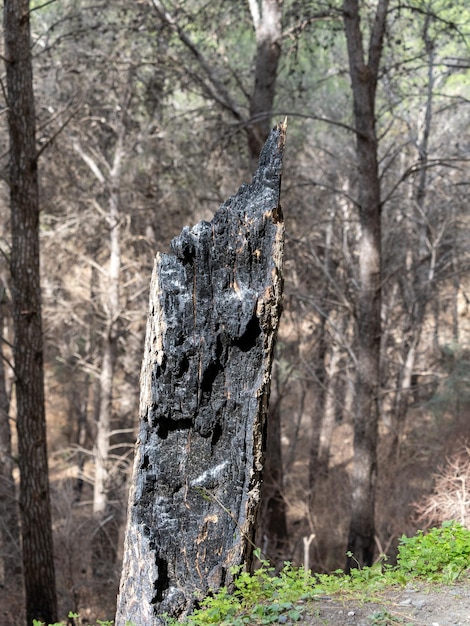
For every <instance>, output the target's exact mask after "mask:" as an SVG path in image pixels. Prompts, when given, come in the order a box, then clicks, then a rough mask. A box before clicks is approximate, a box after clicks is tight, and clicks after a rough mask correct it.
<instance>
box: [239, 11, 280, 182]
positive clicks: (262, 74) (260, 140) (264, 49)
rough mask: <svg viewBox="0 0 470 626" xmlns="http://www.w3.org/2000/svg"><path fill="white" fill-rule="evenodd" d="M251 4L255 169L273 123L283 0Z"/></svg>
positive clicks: (251, 124)
mask: <svg viewBox="0 0 470 626" xmlns="http://www.w3.org/2000/svg"><path fill="white" fill-rule="evenodd" d="M248 4H249V7H250V12H251V18H252V20H253V25H254V27H255V34H256V56H255V80H254V85H253V91H252V94H251V98H250V120H249V126H248V129H247V132H248V149H249V152H250V159H251V166H252V169H253V171H254V170H255V169H256V164H257V163H258V157H259V154H260V152H261V149H262V147H263V145H264V142H265V141H266V139H267V138H268V135H269V132H270V130H271V126H272V116H273V107H274V98H275V96H276V79H277V70H278V65H279V59H280V57H281V43H282V25H281V18H282V5H283V0H248Z"/></svg>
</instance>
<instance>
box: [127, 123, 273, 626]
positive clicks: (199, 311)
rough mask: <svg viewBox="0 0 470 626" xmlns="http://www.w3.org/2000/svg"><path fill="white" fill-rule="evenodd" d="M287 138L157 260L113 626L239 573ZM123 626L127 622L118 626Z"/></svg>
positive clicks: (254, 480) (189, 601) (184, 606)
mask: <svg viewBox="0 0 470 626" xmlns="http://www.w3.org/2000/svg"><path fill="white" fill-rule="evenodd" d="M284 143H285V127H283V126H280V127H278V128H276V129H274V130H273V131H272V133H271V135H270V137H269V138H268V141H267V143H266V146H265V148H264V150H263V152H262V154H261V157H260V165H259V168H258V170H257V172H256V174H255V177H254V178H253V182H252V183H251V184H250V185H243V186H242V187H241V188H240V190H239V192H238V193H237V194H236V195H235V196H232V197H231V198H230V199H229V200H227V202H225V203H224V204H223V205H222V206H221V207H220V208H219V210H218V211H217V212H216V214H215V215H214V217H213V219H212V221H211V222H210V223H209V222H200V223H199V224H197V225H196V226H194V227H193V228H192V229H191V230H190V229H189V228H187V227H186V228H185V229H184V230H183V231H182V233H181V234H180V235H179V236H178V237H176V238H175V239H174V240H173V241H172V244H171V249H172V254H164V255H160V254H158V255H157V258H156V262H155V267H154V272H153V276H152V283H151V287H150V311H149V318H148V325H147V338H146V345H145V352H144V360H143V365H142V376H141V381H142V382H141V407H140V412H141V420H140V432H139V439H138V447H137V453H136V458H135V463H134V475H133V484H132V485H131V492H130V495H129V514H128V522H127V532H126V542H125V548H124V564H123V571H122V576H121V588H120V594H119V599H118V609H117V615H116V625H117V626H124V624H125V623H127V621H132V622H134V623H136V624H160V623H161V620H160V619H159V616H161V615H162V614H163V613H165V612H167V613H168V614H169V616H171V617H179V616H181V615H184V614H186V613H188V612H190V611H191V610H192V609H193V608H194V606H195V603H196V602H197V600H198V599H201V598H202V597H203V596H204V595H206V594H207V592H208V591H209V590H213V591H217V590H218V589H219V588H220V587H222V586H225V585H230V584H231V582H232V580H233V575H234V574H233V571H232V569H231V568H232V567H233V566H240V565H244V566H245V567H246V568H247V569H249V568H250V565H251V560H252V552H253V538H254V531H255V527H256V519H257V513H258V507H259V499H260V488H261V480H262V473H263V457H264V452H265V445H266V441H265V437H266V418H267V412H268V400H269V387H270V374H271V365H272V359H273V351H274V342H275V337H276V332H277V327H278V324H279V317H280V313H281V307H280V297H281V290H282V258H283V245H284V237H283V235H284V225H283V219H282V213H281V208H280V204H279V195H280V182H281V168H282V156H283V152H284ZM126 620H127V621H126Z"/></svg>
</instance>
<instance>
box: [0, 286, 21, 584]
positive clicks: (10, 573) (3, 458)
mask: <svg viewBox="0 0 470 626" xmlns="http://www.w3.org/2000/svg"><path fill="white" fill-rule="evenodd" d="M5 309H6V293H5V289H4V288H3V289H2V295H1V300H0V333H1V339H2V341H1V344H0V587H1V588H4V589H5V588H6V589H8V587H9V585H13V586H15V587H18V584H19V574H20V573H21V566H20V563H21V548H20V526H19V520H18V509H17V504H18V503H17V497H16V490H15V481H14V479H13V466H14V462H13V457H12V449H11V429H10V397H9V393H8V388H7V381H6V371H5V363H4V349H3V345H4V344H3V338H4V330H5Z"/></svg>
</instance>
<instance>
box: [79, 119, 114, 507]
mask: <svg viewBox="0 0 470 626" xmlns="http://www.w3.org/2000/svg"><path fill="white" fill-rule="evenodd" d="M125 132H126V129H125V125H124V122H123V121H122V120H119V121H118V123H117V128H116V133H117V139H116V145H115V146H114V152H113V158H112V163H111V164H108V162H107V161H106V158H105V157H104V155H103V156H102V158H101V167H100V164H98V162H97V160H96V159H95V158H92V157H91V156H90V155H89V154H88V153H86V152H85V151H84V150H83V148H82V147H81V146H80V145H79V144H78V143H76V144H75V145H74V149H75V151H76V152H77V154H79V156H80V157H81V158H82V160H83V161H84V163H86V164H87V166H88V167H89V169H90V170H91V171H92V173H93V175H94V176H95V178H96V179H97V180H98V182H99V183H101V185H103V186H104V187H105V188H106V189H107V191H108V210H107V225H108V233H109V259H108V267H107V269H104V268H103V270H102V274H103V276H104V278H103V288H102V290H101V292H102V307H103V314H104V318H105V322H104V329H103V333H102V341H103V343H102V357H101V369H100V376H99V409H98V415H97V420H96V437H95V444H94V449H93V456H94V461H95V477H94V486H93V512H94V513H95V514H97V515H104V514H105V512H106V509H107V505H108V491H109V487H110V485H109V469H110V467H109V450H110V436H111V418H112V401H113V387H114V371H115V367H116V360H117V355H118V338H119V333H118V322H119V319H120V315H121V309H120V303H119V293H120V270H121V250H120V220H121V217H120V199H119V195H120V194H119V189H120V184H121V170H122V161H123V158H124V137H125ZM103 169H104V171H105V172H106V173H107V175H105V174H103V171H102V170H103ZM96 202H97V201H96ZM97 206H99V205H98V203H97ZM101 212H103V213H104V210H103V209H101V208H100V213H101Z"/></svg>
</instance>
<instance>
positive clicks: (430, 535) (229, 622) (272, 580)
mask: <svg viewBox="0 0 470 626" xmlns="http://www.w3.org/2000/svg"><path fill="white" fill-rule="evenodd" d="M256 556H257V558H258V559H260V563H261V566H260V568H259V569H257V570H256V571H255V572H254V573H253V574H249V573H247V572H245V571H243V568H242V567H237V568H235V569H232V575H233V576H234V578H235V582H234V589H233V591H232V592H229V591H228V589H227V588H226V587H223V588H222V589H220V590H218V591H217V592H216V593H214V594H211V595H209V596H208V597H206V598H205V599H204V600H202V602H201V604H200V608H198V609H196V610H195V611H194V612H193V613H192V614H191V615H190V616H188V617H186V618H185V619H184V620H182V621H177V620H174V619H171V618H167V623H168V626H176V625H179V626H182V625H184V626H206V625H210V624H217V625H218V626H243V625H245V624H250V625H251V626H257V625H262V624H279V623H281V624H282V623H287V622H289V623H292V622H296V621H298V620H300V619H301V617H302V614H303V612H304V611H305V608H306V606H307V604H308V600H313V599H315V598H319V597H321V596H324V595H326V596H337V597H341V598H344V599H354V600H356V601H361V602H370V601H374V600H375V601H380V594H381V592H383V591H385V590H386V589H389V588H390V587H393V586H394V585H404V584H406V583H409V582H411V581H413V580H422V581H427V582H436V583H443V584H451V583H454V582H455V581H456V580H458V579H462V578H463V577H464V576H466V575H468V573H469V570H470V530H468V529H466V528H464V527H463V526H461V525H460V524H459V523H457V522H445V523H444V524H443V525H442V527H441V528H432V529H431V530H429V531H428V532H426V533H424V532H422V531H418V532H417V534H416V535H415V536H414V537H406V536H402V537H401V539H400V544H399V550H398V558H397V566H396V567H391V566H389V565H387V564H386V562H385V561H384V560H382V561H381V562H379V563H377V564H376V565H374V566H372V567H364V568H362V569H361V568H358V569H354V570H352V571H351V573H350V574H345V573H344V572H343V571H342V570H338V571H336V572H334V573H333V574H312V573H310V572H305V571H304V570H303V569H301V568H296V567H293V566H292V565H291V564H290V563H286V564H285V565H284V567H283V569H282V570H281V572H280V573H279V574H277V575H275V572H274V568H273V567H271V565H270V564H269V563H268V562H267V561H265V560H262V559H261V555H260V552H259V551H256ZM69 617H74V618H77V617H78V616H77V615H70V616H69ZM387 620H388V621H387ZM371 623H372V624H375V625H377V626H379V625H380V624H391V623H399V622H393V621H390V619H389V614H388V612H387V610H383V611H379V612H377V613H375V614H373V615H372V616H371ZM111 624H112V622H101V621H99V620H98V622H97V626H110V625H111ZM35 626H43V625H42V624H40V623H39V622H36V623H35ZM52 626H64V624H63V623H60V624H54V625H52Z"/></svg>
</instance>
